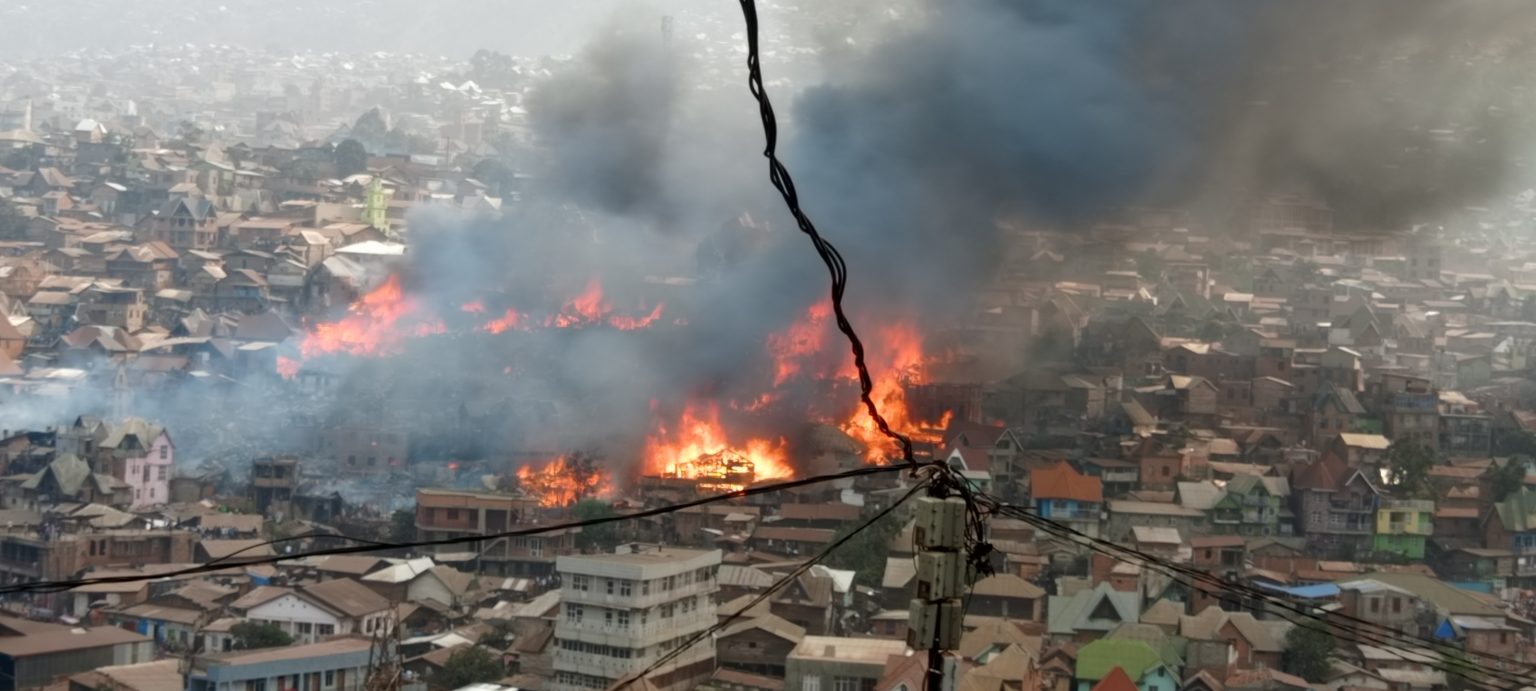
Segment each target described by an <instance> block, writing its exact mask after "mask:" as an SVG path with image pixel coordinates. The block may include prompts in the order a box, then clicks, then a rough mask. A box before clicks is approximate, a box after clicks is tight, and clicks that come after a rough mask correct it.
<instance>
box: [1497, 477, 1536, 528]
mask: <svg viewBox="0 0 1536 691" xmlns="http://www.w3.org/2000/svg"><path fill="white" fill-rule="evenodd" d="M1494 508H1496V509H1497V510H1498V512H1499V522H1500V523H1502V524H1503V525H1504V529H1505V530H1508V531H1509V532H1511V533H1523V532H1526V531H1530V530H1536V492H1532V491H1531V490H1529V489H1527V488H1524V487H1522V488H1520V491H1519V492H1516V493H1514V494H1511V495H1509V497H1508V498H1506V499H1505V500H1504V501H1502V502H1499V503H1498V504H1496V505H1495V507H1494Z"/></svg>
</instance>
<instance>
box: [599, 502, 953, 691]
mask: <svg viewBox="0 0 1536 691" xmlns="http://www.w3.org/2000/svg"><path fill="white" fill-rule="evenodd" d="M927 484H928V480H924V481H921V482H918V483H917V484H916V485H913V487H912V489H910V490H907V493H906V494H904V495H902V496H901V498H900V499H897V500H896V501H894V502H892V503H891V505H890V506H887V507H885V508H884V509H882V510H881V511H880V512H879V513H876V514H875V515H874V516H871V517H870V518H869V520H866V521H864V522H863V523H862V524H860V525H859V527H857V528H854V529H853V530H852V531H849V533H848V534H847V535H844V536H843V537H841V538H839V539H838V540H835V541H833V542H832V544H829V545H827V546H826V547H825V548H823V549H822V550H821V551H820V552H817V553H816V555H815V556H812V557H811V558H810V559H808V560H806V561H805V563H803V564H800V565H799V566H797V567H795V568H794V569H793V570H791V571H790V572H789V573H786V574H784V575H783V576H782V577H780V578H779V579H778V580H776V581H774V582H773V583H772V584H771V585H769V586H768V587H767V588H766V589H764V590H763V592H761V593H758V595H757V597H754V598H752V600H751V601H750V602H748V603H747V604H745V605H743V606H742V607H741V608H740V609H738V610H736V611H735V612H732V613H731V614H730V615H729V616H727V617H726V618H724V619H722V620H720V621H719V622H717V623H715V624H714V625H713V626H710V627H709V628H707V629H704V630H703V631H700V632H698V633H696V634H694V635H693V636H691V637H689V638H688V640H686V641H683V643H682V644H680V645H678V646H677V647H676V648H674V649H672V650H671V651H670V652H668V653H667V654H666V655H663V656H661V657H659V658H657V659H656V661H655V662H652V663H651V664H649V665H647V666H646V668H645V669H642V670H640V671H639V672H636V673H634V674H631V675H629V676H628V677H627V678H625V679H624V681H622V682H621V683H620V684H619V685H618V686H616V687H614V688H613V690H612V691H624V689H626V688H628V687H629V685H630V684H633V683H635V682H636V681H639V680H641V679H644V678H646V677H647V676H649V675H650V674H651V673H652V672H655V671H656V670H658V669H661V667H662V666H664V665H666V664H667V663H668V662H671V661H672V660H675V659H677V657H678V656H679V655H682V654H683V652H684V651H686V650H688V649H689V648H691V647H693V646H695V645H698V644H699V643H700V642H701V641H704V640H705V639H707V638H709V637H711V636H713V635H715V634H716V633H718V632H720V631H723V630H724V629H725V628H727V627H729V626H730V625H731V624H734V623H735V622H736V620H737V619H740V618H741V617H742V615H743V614H745V613H746V612H747V611H748V610H750V609H752V608H753V607H756V606H757V605H758V604H760V603H762V602H763V601H764V600H767V599H768V598H770V597H773V595H774V593H777V592H779V591H780V590H783V589H784V588H785V587H788V586H789V584H790V583H794V582H795V581H796V580H797V579H799V578H800V576H801V575H803V574H805V572H807V571H810V570H811V567H812V566H815V565H816V563H817V562H820V561H821V560H823V559H826V558H827V557H828V556H829V555H831V554H832V553H833V552H835V551H837V549H838V548H839V547H842V546H843V545H844V544H847V543H848V541H849V540H852V539H853V538H854V536H856V535H858V534H859V533H862V532H864V531H865V530H866V529H868V528H869V527H870V526H872V525H874V524H875V523H876V522H878V521H879V520H880V519H882V518H885V517H886V516H887V515H890V513H891V512H892V511H895V510H896V508H897V507H899V506H901V505H902V504H905V503H906V502H907V501H908V500H909V499H911V498H912V497H915V496H917V493H918V492H919V491H921V490H923V489H924V488H925V487H926V486H927Z"/></svg>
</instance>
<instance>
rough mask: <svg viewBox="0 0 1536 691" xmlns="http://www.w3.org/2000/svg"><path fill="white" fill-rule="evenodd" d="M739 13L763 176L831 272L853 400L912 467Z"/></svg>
mask: <svg viewBox="0 0 1536 691" xmlns="http://www.w3.org/2000/svg"><path fill="white" fill-rule="evenodd" d="M740 2H741V14H742V19H744V20H745V22H746V29H747V88H748V89H749V90H751V92H752V97H753V98H754V99H756V100H757V108H758V114H759V115H760V116H761V117H762V120H763V137H764V139H765V140H766V144H765V146H764V147H763V156H765V157H767V159H768V180H769V181H770V182H772V183H773V188H774V189H776V190H778V191H779V195H780V196H782V197H783V198H784V204H785V205H786V206H788V207H789V213H790V214H791V215H793V216H794V217H795V224H796V225H797V226H799V228H800V232H802V233H805V234H806V235H807V236H809V237H810V238H811V245H813V246H814V247H815V248H816V254H817V255H818V256H820V257H821V261H822V263H824V264H826V265H827V273H829V274H831V277H832V289H831V295H832V313H833V314H834V315H835V316H836V317H837V329H838V331H841V332H843V336H845V337H847V339H848V347H849V348H850V349H851V350H852V351H853V365H854V367H856V368H857V369H858V371H859V400H861V401H863V402H864V409H865V410H866V411H868V412H869V417H870V418H872V419H873V420H874V421H875V425H876V426H877V427H879V428H880V433H881V434H884V435H885V436H887V437H890V438H891V439H892V440H895V441H896V442H897V443H898V444H900V445H901V457H902V459H903V460H905V461H906V462H907V464H908V465H911V466H913V467H916V465H917V461H916V460H915V459H914V458H913V454H912V439H911V438H909V437H907V435H905V434H902V433H900V432H897V431H895V430H893V429H891V426H890V424H889V423H887V422H886V420H885V416H883V415H881V414H880V409H879V407H878V406H876V405H875V399H874V396H873V393H874V388H875V383H874V379H873V378H871V377H870V375H869V366H868V364H867V363H865V358H864V342H863V341H861V340H859V335H858V333H856V332H855V331H854V329H853V322H852V321H850V320H849V319H848V314H847V313H846V312H844V310H843V293H844V292H846V291H847V289H848V264H847V263H846V262H844V261H843V255H842V254H841V253H840V252H838V251H837V248H836V247H834V246H833V245H832V242H831V241H830V240H827V239H826V238H825V237H822V235H821V232H820V231H818V230H816V224H815V223H812V222H811V217H810V216H808V215H806V213H805V211H804V210H802V209H801V208H800V194H799V192H797V191H796V190H795V180H794V178H793V177H791V176H790V174H789V168H787V167H785V165H784V164H783V163H782V162H781V161H779V154H778V149H779V122H778V117H777V116H775V115H774V112H773V103H772V102H771V101H770V100H769V99H768V89H767V87H765V86H763V68H762V62H761V59H760V51H759V49H758V25H757V2H756V0H740Z"/></svg>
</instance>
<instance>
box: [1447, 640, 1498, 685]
mask: <svg viewBox="0 0 1536 691" xmlns="http://www.w3.org/2000/svg"><path fill="white" fill-rule="evenodd" d="M1440 667H1441V669H1442V670H1444V672H1445V684H1446V687H1447V688H1449V689H1451V691H1472V690H1473V689H1491V688H1498V685H1496V684H1493V683H1491V682H1492V680H1491V679H1489V678H1488V675H1487V674H1486V673H1485V672H1484V671H1483V670H1482V668H1480V667H1478V666H1477V665H1476V664H1475V663H1473V662H1472V661H1471V660H1469V659H1467V655H1466V653H1463V652H1461V651H1460V650H1446V651H1444V652H1442V653H1440Z"/></svg>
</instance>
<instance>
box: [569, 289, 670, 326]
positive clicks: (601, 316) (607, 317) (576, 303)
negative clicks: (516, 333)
mask: <svg viewBox="0 0 1536 691" xmlns="http://www.w3.org/2000/svg"><path fill="white" fill-rule="evenodd" d="M664 307H665V305H656V307H655V309H652V310H651V312H650V314H647V315H645V316H643V317H630V316H625V315H615V314H614V313H613V305H611V304H609V303H608V301H607V300H606V299H604V298H603V284H602V282H600V281H598V280H597V279H595V278H594V279H592V280H591V281H588V282H587V287H586V288H585V289H583V290H582V291H581V294H579V295H577V296H576V297H574V298H571V299H570V300H568V301H567V302H566V303H565V304H564V305H562V306H561V307H560V311H559V312H556V313H555V314H552V315H550V316H549V318H548V319H546V320H544V326H546V327H553V328H556V329H576V328H582V327H586V326H596V325H607V326H611V327H613V328H615V329H618V330H620V331H634V330H636V329H643V328H645V327H647V326H650V325H651V324H652V323H654V322H655V321H656V320H657V319H660V318H661V311H662V309H663V308H664Z"/></svg>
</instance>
